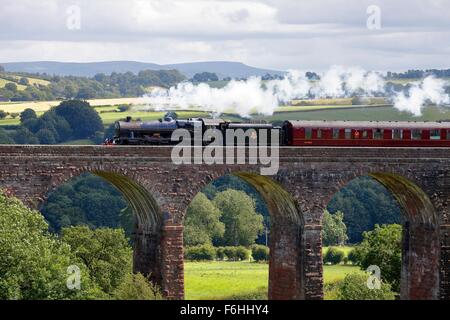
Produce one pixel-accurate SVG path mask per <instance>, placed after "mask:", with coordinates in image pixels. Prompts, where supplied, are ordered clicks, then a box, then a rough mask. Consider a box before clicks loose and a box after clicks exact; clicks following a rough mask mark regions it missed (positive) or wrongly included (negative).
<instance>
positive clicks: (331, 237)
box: [322, 210, 348, 246]
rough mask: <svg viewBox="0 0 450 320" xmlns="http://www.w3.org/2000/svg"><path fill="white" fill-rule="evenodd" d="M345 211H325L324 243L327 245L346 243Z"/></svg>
mask: <svg viewBox="0 0 450 320" xmlns="http://www.w3.org/2000/svg"><path fill="white" fill-rule="evenodd" d="M343 220H344V213H343V212H341V211H338V212H336V213H335V214H330V213H329V212H328V210H325V211H324V213H323V233H322V235H323V244H324V245H325V246H333V245H344V244H345V241H347V239H348V237H347V226H346V225H345V223H344V221H343Z"/></svg>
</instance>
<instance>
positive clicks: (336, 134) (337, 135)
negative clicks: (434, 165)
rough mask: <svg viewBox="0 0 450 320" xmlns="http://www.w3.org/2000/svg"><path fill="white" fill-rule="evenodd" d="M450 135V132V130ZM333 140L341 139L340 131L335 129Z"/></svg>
mask: <svg viewBox="0 0 450 320" xmlns="http://www.w3.org/2000/svg"><path fill="white" fill-rule="evenodd" d="M449 134H450V130H449ZM333 139H339V129H333Z"/></svg>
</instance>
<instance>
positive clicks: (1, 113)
mask: <svg viewBox="0 0 450 320" xmlns="http://www.w3.org/2000/svg"><path fill="white" fill-rule="evenodd" d="M7 116H8V113H7V112H5V111H3V110H0V119H5V118H6V117H7Z"/></svg>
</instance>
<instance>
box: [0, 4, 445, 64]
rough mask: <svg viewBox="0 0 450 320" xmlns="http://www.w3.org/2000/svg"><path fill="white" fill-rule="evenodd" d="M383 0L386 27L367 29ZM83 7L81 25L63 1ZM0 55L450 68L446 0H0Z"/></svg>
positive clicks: (12, 58) (6, 58)
mask: <svg viewBox="0 0 450 320" xmlns="http://www.w3.org/2000/svg"><path fill="white" fill-rule="evenodd" d="M370 4H376V5H379V6H380V8H381V13H382V29H381V30H376V31H372V30H368V29H367V28H366V19H367V13H366V9H367V6H368V5H370ZM70 5H79V6H80V8H81V30H77V31H71V30H68V29H67V28H66V19H67V13H66V9H67V7H68V6H70ZM0 8H1V10H0V30H3V32H2V33H0V62H6V61H23V60H27V61H30V60H62V61H100V60H111V59H114V60H125V59H126V60H140V61H148V62H156V63H176V62H187V61H202V60H233V61H242V62H244V63H247V64H251V65H255V66H260V67H267V68H276V69H290V68H300V69H308V70H325V69H327V68H328V67H329V66H330V65H334V64H338V65H361V66H362V67H364V68H366V69H374V70H388V69H391V70H401V69H409V68H431V67H437V68H438V67H439V68H447V67H450V65H449V62H448V54H449V53H450V31H449V30H450V1H446V0H397V1H392V0H327V1H325V0H315V1H296V0H276V1H275V0H261V1H256V0H240V1H221V0H164V1H163V0H150V1H149V0H146V1H144V0H115V1H110V0H90V1H89V0H59V1H57V0H40V1H34V0H0Z"/></svg>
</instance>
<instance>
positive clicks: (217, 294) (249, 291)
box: [184, 261, 362, 300]
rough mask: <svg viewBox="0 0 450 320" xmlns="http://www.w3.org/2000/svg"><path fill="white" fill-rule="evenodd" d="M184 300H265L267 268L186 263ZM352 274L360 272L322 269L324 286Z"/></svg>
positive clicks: (352, 268) (345, 268) (341, 267)
mask: <svg viewBox="0 0 450 320" xmlns="http://www.w3.org/2000/svg"><path fill="white" fill-rule="evenodd" d="M184 267H185V289H186V299H187V300H203V299H211V300H222V299H238V298H243V299H267V290H268V281H269V278H268V277H269V265H268V264H263V263H255V262H248V261H239V262H229V261H210V262H186V263H185V265H184ZM352 272H362V271H360V269H359V267H355V266H352V265H335V266H328V265H326V266H324V282H325V283H326V284H327V283H332V282H335V281H338V280H342V279H343V278H344V277H345V275H347V274H348V273H352Z"/></svg>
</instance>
